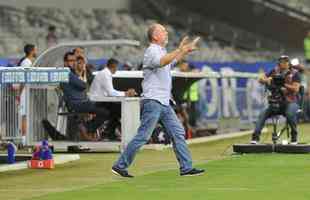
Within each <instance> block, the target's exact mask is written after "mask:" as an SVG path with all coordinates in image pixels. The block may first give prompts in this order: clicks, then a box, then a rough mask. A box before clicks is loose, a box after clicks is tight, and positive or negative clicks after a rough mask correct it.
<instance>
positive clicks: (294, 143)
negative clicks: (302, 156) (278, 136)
mask: <svg viewBox="0 0 310 200" xmlns="http://www.w3.org/2000/svg"><path fill="white" fill-rule="evenodd" d="M290 144H291V145H297V144H298V142H290Z"/></svg>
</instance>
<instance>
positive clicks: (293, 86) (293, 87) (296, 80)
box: [284, 73, 300, 93]
mask: <svg viewBox="0 0 310 200" xmlns="http://www.w3.org/2000/svg"><path fill="white" fill-rule="evenodd" d="M284 87H285V88H286V89H287V90H289V91H292V92H294V93H298V92H299V89H300V75H299V73H296V74H295V75H294V76H293V78H292V83H285V84H284Z"/></svg>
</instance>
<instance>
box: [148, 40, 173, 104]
mask: <svg viewBox="0 0 310 200" xmlns="http://www.w3.org/2000/svg"><path fill="white" fill-rule="evenodd" d="M166 54H167V50H166V49H165V48H163V47H161V46H159V45H157V44H153V43H151V44H150V46H149V47H148V48H147V49H146V50H145V53H144V58H143V78H144V79H143V82H142V89H143V94H142V96H143V98H144V99H154V100H157V101H159V102H160V103H161V104H163V105H169V100H170V97H171V89H172V77H171V68H172V67H174V66H175V64H176V60H174V61H173V62H171V63H170V64H168V65H166V66H164V67H160V59H161V58H162V57H163V56H164V55H166Z"/></svg>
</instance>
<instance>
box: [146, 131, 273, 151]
mask: <svg viewBox="0 0 310 200" xmlns="http://www.w3.org/2000/svg"><path fill="white" fill-rule="evenodd" d="M265 132H267V128H264V129H263V130H262V133H265ZM252 133H253V130H249V131H240V132H235V133H227V134H220V135H212V136H205V137H199V138H193V139H189V140H186V143H187V144H200V143H205V142H212V141H217V140H223V139H230V138H236V137H241V136H245V135H250V134H252ZM168 148H172V145H171V144H169V145H164V144H148V145H144V146H143V147H142V149H151V150H159V151H162V150H164V149H168Z"/></svg>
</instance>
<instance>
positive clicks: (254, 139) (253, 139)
mask: <svg viewBox="0 0 310 200" xmlns="http://www.w3.org/2000/svg"><path fill="white" fill-rule="evenodd" d="M250 143H251V144H258V143H259V136H257V135H255V134H253V135H252V140H251V142H250Z"/></svg>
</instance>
